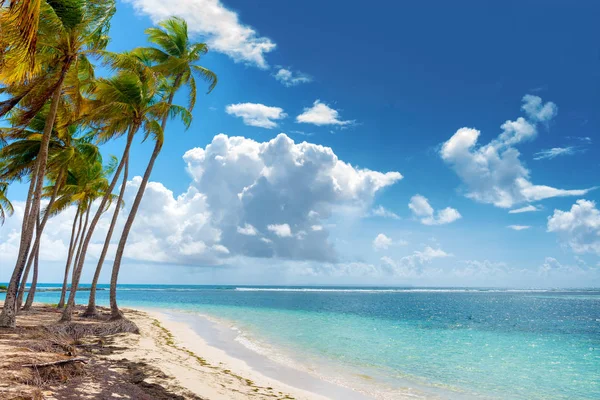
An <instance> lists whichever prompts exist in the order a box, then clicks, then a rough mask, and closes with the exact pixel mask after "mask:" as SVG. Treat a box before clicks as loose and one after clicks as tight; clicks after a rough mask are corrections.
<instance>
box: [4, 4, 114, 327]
mask: <svg viewBox="0 0 600 400" xmlns="http://www.w3.org/2000/svg"><path fill="white" fill-rule="evenodd" d="M53 3H54V4H55V6H54V7H51V6H50V5H48V3H47V2H43V3H42V4H41V7H40V18H39V28H38V36H37V45H36V51H35V54H36V59H37V60H36V62H38V63H39V65H40V66H41V68H40V71H39V72H38V73H37V74H35V75H33V76H31V77H30V78H29V79H27V80H26V82H25V83H24V86H26V88H25V89H23V88H20V89H19V90H20V93H19V94H18V95H17V96H13V93H14V91H15V90H17V89H18V87H19V85H16V83H18V82H19V79H18V75H19V73H20V71H21V70H22V69H23V67H22V66H20V65H19V63H18V62H14V60H11V59H9V58H8V57H7V56H4V57H3V62H2V67H1V68H0V84H2V85H4V86H5V87H6V85H9V87H10V88H11V89H10V90H8V92H6V93H5V94H8V95H9V100H8V107H5V108H2V109H0V111H1V112H3V113H6V112H9V111H11V110H12V109H13V108H14V107H16V106H19V107H21V109H22V110H23V112H19V117H18V118H20V124H19V125H20V126H26V125H27V124H28V123H29V121H30V120H31V119H32V118H33V116H35V115H36V114H37V113H38V111H39V110H41V108H42V107H43V105H44V104H45V103H46V100H47V99H50V109H49V112H48V115H47V117H46V121H45V126H44V131H43V134H42V138H41V143H40V149H39V153H38V155H37V157H36V162H35V164H36V165H35V170H34V174H33V178H34V179H32V180H31V183H30V186H29V193H28V196H27V201H26V206H25V213H24V216H23V224H22V230H21V241H20V244H19V251H18V254H17V262H16V264H15V268H14V270H13V274H12V275H11V279H10V282H9V285H8V290H7V293H6V300H5V302H4V306H3V309H2V313H1V314H0V326H1V327H14V326H15V322H16V296H17V287H18V284H19V280H20V278H21V274H22V272H23V269H24V268H25V264H26V260H27V255H28V253H29V249H30V246H31V241H32V238H33V233H34V228H35V224H36V220H37V216H38V214H39V209H40V202H41V198H42V186H43V183H44V176H45V173H46V165H47V160H48V145H49V143H50V137H51V134H52V130H53V128H54V123H55V120H56V115H57V112H58V107H59V104H60V101H61V97H62V95H63V84H64V82H65V79H66V77H67V75H68V74H69V70H70V69H71V68H76V69H79V67H78V65H79V64H80V63H82V64H85V65H88V66H91V63H90V62H89V60H88V58H87V57H88V56H89V55H90V54H92V53H95V52H97V51H98V50H101V49H103V48H104V47H105V46H106V44H107V42H108V39H107V37H106V32H107V30H108V28H109V21H110V19H111V17H112V15H113V14H114V12H115V2H114V0H53ZM34 85H36V86H35V87H36V91H37V92H38V93H40V96H34V97H31V96H29V94H30V93H31V92H32V91H34V89H33V86H34ZM40 87H41V88H42V89H40ZM44 88H45V89H44Z"/></svg>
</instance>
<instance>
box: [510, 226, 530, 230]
mask: <svg viewBox="0 0 600 400" xmlns="http://www.w3.org/2000/svg"><path fill="white" fill-rule="evenodd" d="M507 228H508V229H512V230H513V231H524V230H525V229H529V228H531V226H529V225H509V226H507Z"/></svg>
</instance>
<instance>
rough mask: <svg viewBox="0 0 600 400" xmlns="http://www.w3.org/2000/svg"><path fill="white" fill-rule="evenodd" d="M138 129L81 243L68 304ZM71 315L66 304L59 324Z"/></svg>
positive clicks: (133, 129) (131, 133)
mask: <svg viewBox="0 0 600 400" xmlns="http://www.w3.org/2000/svg"><path fill="white" fill-rule="evenodd" d="M139 128H140V125H139V124H136V125H134V126H132V127H131V129H129V132H128V134H127V142H126V144H125V149H124V150H123V156H122V157H121V162H120V163H119V166H118V167H117V170H116V171H115V176H114V177H113V180H112V182H111V183H110V186H109V187H108V190H107V191H106V194H105V195H104V197H103V198H102V201H101V202H100V206H99V207H98V211H97V212H96V215H94V218H93V219H92V223H91V224H90V230H89V231H88V234H87V235H86V236H85V240H84V242H83V248H82V257H81V258H80V259H79V260H78V262H77V263H76V265H75V266H74V267H73V268H75V269H76V270H77V272H76V274H75V276H74V278H75V279H74V280H73V281H72V282H71V292H70V293H69V302H71V301H70V300H71V297H73V301H74V300H75V292H76V291H77V287H78V285H79V278H81V271H82V269H83V263H84V262H85V255H86V252H87V248H88V246H89V244H90V241H91V240H92V234H93V233H94V229H95V228H96V224H98V221H99V220H100V217H101V216H102V213H103V212H104V208H105V207H106V203H107V202H108V199H109V198H110V196H111V194H112V191H113V190H114V189H115V186H116V185H117V182H118V180H119V177H120V175H121V171H122V170H123V167H124V166H125V163H126V162H127V161H128V159H129V149H130V148H131V143H132V142H133V137H134V135H135V134H136V133H137V131H138V129H139ZM71 303H72V302H71ZM72 313H73V307H72V306H71V307H69V305H68V304H67V306H66V307H65V309H64V310H63V313H62V316H61V318H60V321H61V322H67V321H70V320H71V314H72Z"/></svg>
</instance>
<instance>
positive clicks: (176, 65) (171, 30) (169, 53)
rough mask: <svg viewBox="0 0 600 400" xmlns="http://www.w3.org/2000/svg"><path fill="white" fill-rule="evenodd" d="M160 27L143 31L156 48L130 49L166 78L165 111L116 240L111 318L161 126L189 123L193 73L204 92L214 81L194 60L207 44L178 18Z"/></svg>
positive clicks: (115, 310)
mask: <svg viewBox="0 0 600 400" xmlns="http://www.w3.org/2000/svg"><path fill="white" fill-rule="evenodd" d="M159 26H160V27H161V28H162V29H161V28H150V29H147V30H146V34H148V36H149V40H150V42H152V43H154V44H155V45H157V46H158V47H144V48H140V49H136V50H135V51H134V52H135V53H136V54H138V55H139V56H140V58H143V59H148V60H150V61H151V62H153V63H156V64H155V65H154V66H153V69H154V70H156V71H158V72H159V73H161V74H163V75H164V76H165V77H167V78H168V82H167V85H168V86H167V88H166V95H167V102H166V104H165V109H168V110H169V112H168V113H164V116H163V117H162V122H161V126H160V129H158V127H155V128H154V129H153V130H152V134H153V136H154V140H155V147H154V150H153V152H152V156H151V157H150V161H149V163H148V167H147V168H146V171H145V173H144V177H143V178H142V182H141V184H140V187H139V188H138V192H137V194H136V197H135V200H134V203H133V205H132V209H131V211H130V213H129V216H128V218H127V222H126V224H125V227H124V230H123V233H122V235H121V239H120V241H119V247H118V248H117V256H116V258H115V262H114V264H113V271H112V274H111V285H110V303H111V310H112V316H113V318H119V317H120V316H121V313H120V312H119V309H118V306H117V301H116V286H117V280H118V275H119V269H120V264H121V259H122V256H123V251H124V248H125V243H126V242H127V237H128V235H129V231H130V230H131V227H132V225H133V221H134V219H135V216H136V213H137V209H138V208H139V204H140V202H141V200H142V197H143V195H144V192H145V189H146V186H147V184H148V180H149V179H150V174H151V173H152V169H153V167H154V163H155V161H156V158H157V157H158V155H159V154H160V151H161V149H162V145H163V142H164V137H163V133H164V129H165V127H166V124H167V119H168V117H169V115H175V114H179V115H180V116H181V117H182V119H183V120H184V122H185V124H186V126H189V124H190V122H191V114H190V113H191V111H192V109H193V108H194V105H195V102H196V81H195V79H194V74H196V75H199V76H200V77H201V78H202V79H204V80H206V81H208V82H209V84H210V86H209V89H208V92H209V93H210V92H211V91H212V90H213V89H214V87H215V85H216V84H217V76H216V74H215V73H214V72H212V71H210V70H209V69H207V68H204V67H201V66H199V65H196V64H195V63H196V62H197V61H199V60H200V57H201V56H202V55H203V54H206V52H207V51H208V47H207V46H206V44H204V43H190V41H189V37H188V30H187V23H186V22H185V20H183V19H181V18H170V19H168V20H166V21H163V22H161V23H160V24H159ZM183 85H186V86H188V88H189V106H188V110H184V109H182V108H181V107H179V106H174V105H173V97H174V96H175V93H176V92H177V90H178V89H179V88H181V86H183ZM110 233H112V232H110ZM109 242H110V236H107V241H106V242H105V244H104V246H105V249H106V248H107V247H108V243H109ZM102 261H103V259H102V258H101V260H100V261H99V262H98V266H97V267H96V273H95V276H94V277H95V278H96V279H95V282H92V290H91V291H90V299H89V302H88V308H87V311H86V315H94V314H95V313H96V311H95V290H94V289H95V286H96V284H97V276H99V275H100V270H101V268H102Z"/></svg>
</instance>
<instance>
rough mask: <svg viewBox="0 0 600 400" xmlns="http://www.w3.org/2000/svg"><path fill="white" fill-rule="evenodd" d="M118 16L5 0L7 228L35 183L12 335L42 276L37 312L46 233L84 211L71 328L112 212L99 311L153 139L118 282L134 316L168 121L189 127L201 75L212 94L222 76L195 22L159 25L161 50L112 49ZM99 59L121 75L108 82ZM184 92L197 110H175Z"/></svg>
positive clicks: (16, 273)
mask: <svg viewBox="0 0 600 400" xmlns="http://www.w3.org/2000/svg"><path fill="white" fill-rule="evenodd" d="M115 9H116V6H115V0H13V1H6V0H0V96H2V97H0V98H1V99H2V101H0V118H4V120H5V121H6V122H8V127H2V128H0V223H2V222H3V221H4V219H5V218H6V217H8V216H9V215H10V214H12V212H13V207H12V205H11V203H10V201H9V200H8V198H7V191H8V186H9V184H10V183H13V182H19V181H27V180H29V190H28V194H27V199H26V202H25V208H24V210H23V214H24V215H23V221H22V227H21V239H20V242H19V251H18V254H17V260H16V264H15V268H14V270H13V273H12V276H11V279H10V282H9V285H8V290H7V293H6V300H5V302H4V306H3V309H2V313H1V314H0V326H2V327H14V326H15V319H16V314H17V312H18V311H19V310H20V309H21V306H22V302H23V298H24V293H25V286H26V282H27V281H28V277H29V274H30V273H31V270H32V269H33V277H32V281H31V287H30V290H29V292H28V296H27V299H26V300H25V306H24V308H25V309H27V308H29V307H31V304H32V302H33V299H34V295H35V288H36V285H37V277H38V268H39V254H40V247H41V246H42V237H43V236H42V234H43V231H44V228H45V226H46V224H47V221H48V219H49V218H51V217H53V216H55V215H57V214H58V213H61V212H64V211H65V210H67V209H74V210H75V213H74V217H73V223H72V229H71V238H70V243H69V248H68V256H67V260H66V264H65V274H64V281H63V287H62V292H61V298H60V302H59V304H58V306H59V307H61V308H63V312H62V317H61V321H70V320H71V317H72V313H73V308H74V306H75V296H76V293H77V289H78V286H79V282H80V279H81V273H82V270H83V266H84V264H85V261H86V257H87V251H88V248H89V245H90V242H91V240H92V237H93V235H94V232H95V229H96V227H97V224H98V221H99V220H100V218H101V217H102V216H103V215H104V214H105V213H108V212H109V210H112V211H111V212H112V216H111V223H110V226H109V229H108V231H107V233H106V237H105V240H104V245H103V248H102V251H101V253H100V257H99V259H98V262H97V265H96V270H95V272H94V278H93V281H92V287H91V290H90V297H89V302H88V307H87V310H86V312H85V315H86V316H94V315H96V304H95V296H96V287H97V284H98V279H99V276H100V273H101V270H102V267H103V264H104V261H105V259H106V256H107V254H108V250H109V244H110V243H111V240H112V236H113V234H114V230H115V226H116V223H117V219H118V216H119V212H120V209H121V208H122V205H123V196H124V193H125V189H126V185H127V179H128V173H129V155H130V151H131V148H132V146H134V141H135V139H136V138H138V137H140V136H141V138H142V139H143V140H152V141H153V142H154V148H153V151H152V154H151V156H150V160H149V162H148V165H147V167H146V170H145V172H144V175H143V177H142V181H141V184H140V186H139V188H138V191H137V193H136V196H135V198H134V200H133V203H132V204H131V205H130V207H129V208H130V211H129V214H128V215H127V219H126V222H125V224H124V228H123V231H122V232H121V236H120V239H119V242H118V245H117V250H116V254H115V257H114V263H113V266H112V274H111V282H110V283H111V284H110V306H111V317H112V318H113V319H119V318H122V314H121V312H120V310H119V307H118V305H117V298H116V288H117V282H118V277H119V271H120V268H121V263H122V259H123V256H124V252H125V246H126V243H127V239H128V236H129V233H130V231H131V228H132V226H133V223H134V220H135V217H136V213H137V211H138V208H139V206H140V203H141V201H142V198H143V195H144V191H145V189H146V185H147V183H148V181H149V179H150V176H151V174H152V169H153V167H154V163H155V161H156V159H157V157H158V156H159V154H160V152H161V149H162V146H163V143H164V131H165V128H166V125H167V122H168V121H169V119H172V118H178V119H180V120H182V121H183V123H184V125H185V126H186V128H187V127H189V126H190V124H191V120H192V116H191V111H192V109H193V108H194V105H195V103H196V79H197V78H199V79H202V80H203V81H205V82H207V83H208V92H209V93H210V92H211V91H212V90H213V89H214V87H215V85H216V84H217V77H216V75H215V74H214V73H213V72H212V71H210V70H209V69H207V68H204V67H202V66H199V65H198V64H197V63H198V61H199V60H200V59H201V57H202V56H203V55H204V54H206V53H207V51H208V48H207V46H206V45H205V44H204V43H193V42H191V41H190V39H189V37H188V30H187V24H186V23H185V21H184V20H183V19H179V18H170V19H168V20H166V21H164V22H162V23H160V24H159V27H156V28H150V29H148V30H147V31H146V33H147V35H148V40H149V42H150V43H151V45H152V46H149V47H141V48H136V49H134V50H132V51H128V52H124V53H111V52H109V51H107V50H106V46H107V44H108V42H109V37H108V30H109V28H110V20H111V18H112V16H113V14H114V13H115ZM97 63H102V64H103V65H104V66H105V67H107V68H108V69H110V70H111V71H112V73H113V74H112V75H111V76H109V77H97V76H96V75H95V67H96V64H97ZM184 86H185V87H186V88H187V95H188V104H187V106H186V107H183V106H180V105H177V104H174V98H175V94H176V93H177V92H178V91H179V90H180V89H181V88H183V87H184ZM120 137H125V146H124V149H123V153H122V154H121V157H120V158H119V159H117V158H114V157H112V158H111V159H110V161H109V162H106V163H105V162H104V160H103V157H102V155H101V152H100V151H99V148H98V146H100V145H102V144H104V143H106V142H108V141H111V140H115V139H117V138H120ZM119 181H120V182H121V185H120V190H119V193H118V194H114V193H113V192H114V190H115V188H116V187H117V184H118V183H119ZM42 199H46V200H47V201H45V202H44V203H42ZM111 206H114V207H111ZM69 280H70V290H68V284H69ZM67 292H68V296H67Z"/></svg>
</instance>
